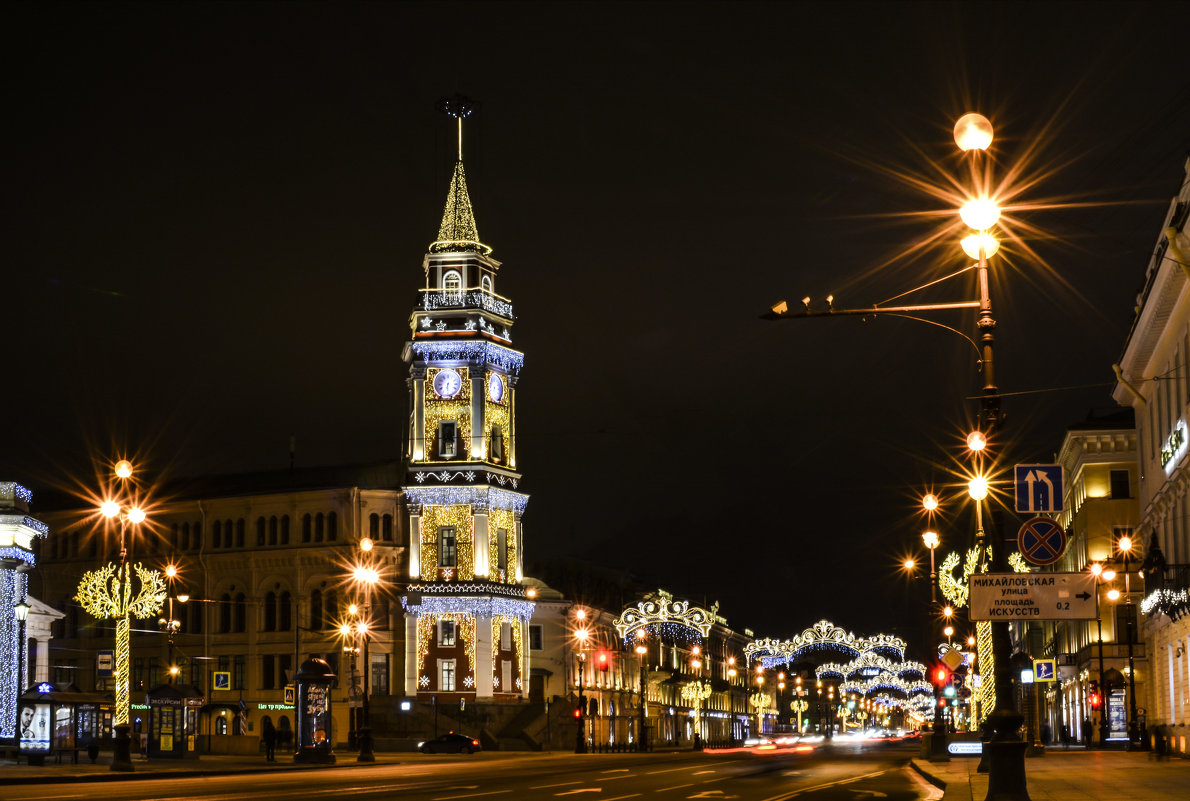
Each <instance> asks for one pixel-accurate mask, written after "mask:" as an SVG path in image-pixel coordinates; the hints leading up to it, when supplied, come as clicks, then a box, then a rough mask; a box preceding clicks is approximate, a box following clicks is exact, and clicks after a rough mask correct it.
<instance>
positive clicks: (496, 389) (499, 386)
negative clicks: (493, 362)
mask: <svg viewBox="0 0 1190 801" xmlns="http://www.w3.org/2000/svg"><path fill="white" fill-rule="evenodd" d="M488 398H490V399H491V401H492V403H499V402H500V401H502V400H504V379H502V378H501V377H500V376H499V375H498V374H496V373H492V374H491V375H490V376H488Z"/></svg>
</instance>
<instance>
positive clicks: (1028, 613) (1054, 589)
mask: <svg viewBox="0 0 1190 801" xmlns="http://www.w3.org/2000/svg"><path fill="white" fill-rule="evenodd" d="M969 602H970V604H971V609H970V613H969V615H968V617H969V619H970V620H1094V619H1095V576H1094V575H1093V574H1092V573H1090V572H1087V573H973V574H972V575H971V579H970V594H969Z"/></svg>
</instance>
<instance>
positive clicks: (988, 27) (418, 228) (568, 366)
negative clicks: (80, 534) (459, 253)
mask: <svg viewBox="0 0 1190 801" xmlns="http://www.w3.org/2000/svg"><path fill="white" fill-rule="evenodd" d="M1188 8H1190V7H1188V6H1186V5H1185V4H1182V3H1169V4H1160V3H1140V2H1130V3H1121V4H1116V3H1068V4H1044V3H1007V4H978V5H977V4H961V5H959V4H954V5H952V4H945V3H928V4H907V5H894V4H861V3H830V4H814V3H805V4H802V3H762V4H748V3H723V4H680V3H663V4H657V5H652V4H647V3H550V4H517V3H482V4H456V3H433V4H422V3H400V4H398V3H390V4H359V3H334V4H319V3H256V4H239V3H214V4H191V3H158V4H145V5H142V4H101V3H86V4H80V5H73V4H59V3H49V2H38V3H25V4H21V3H14V4H9V5H6V6H5V8H4V11H3V14H4V17H5V19H4V25H3V30H4V34H3V48H2V51H3V53H4V56H3V57H4V59H5V61H6V62H7V64H6V69H5V73H6V75H7V78H8V80H7V85H8V91H7V92H6V95H7V103H6V106H7V108H6V113H5V115H4V116H5V117H6V120H7V123H6V126H5V128H6V132H7V134H8V137H7V138H8V139H9V146H8V147H7V151H6V152H7V156H6V158H5V169H4V184H5V189H6V192H5V195H6V200H7V203H6V204H5V205H6V207H7V208H6V211H5V214H4V215H3V216H4V227H5V229H6V230H5V232H4V233H5V235H4V243H5V256H6V258H5V261H6V263H7V264H6V269H5V270H4V276H5V277H4V279H3V286H4V301H5V302H4V310H3V314H2V315H0V320H2V323H0V325H2V326H3V328H2V330H3V341H4V345H5V350H6V353H7V358H6V360H5V364H6V368H7V369H6V374H7V376H8V382H7V390H6V391H5V392H4V393H3V400H2V401H0V404H2V405H0V409H3V410H4V411H5V412H7V413H6V414H5V415H4V419H5V421H6V431H5V436H4V442H3V446H2V447H0V478H3V479H5V480H18V481H21V482H22V483H25V484H27V485H29V486H30V487H32V488H33V489H34V490H35V492H36V491H39V490H41V489H44V488H47V487H51V486H54V485H60V484H64V483H69V482H70V481H71V480H72V479H81V480H84V481H88V480H89V474H88V470H89V469H90V458H91V456H92V455H93V454H101V455H106V454H109V453H111V452H113V451H120V452H122V453H123V452H128V453H136V454H140V455H141V457H142V458H143V459H144V460H145V461H146V462H147V465H148V467H149V468H150V469H151V470H154V471H157V472H159V473H160V474H162V475H200V474H209V473H219V474H224V473H234V472H241V471H251V470H262V469H283V468H285V467H287V466H288V463H289V439H290V436H291V435H293V436H295V437H296V442H297V454H296V457H297V463H298V465H300V466H316V465H328V464H352V463H367V462H374V461H382V460H386V459H392V458H398V457H399V456H400V455H401V453H402V448H403V437H404V435H405V429H406V420H407V408H406V406H407V401H406V390H405V376H406V374H407V368H406V365H405V364H404V363H403V362H402V361H401V358H400V353H401V349H402V346H403V344H404V343H405V341H406V339H407V338H408V333H409V331H408V326H407V320H408V317H409V313H410V310H411V308H412V305H413V303H414V301H415V298H416V296H417V289H418V287H420V286H422V285H423V282H424V278H423V273H422V270H421V260H422V256H423V254H424V252H425V250H426V248H427V246H428V245H429V243H430V242H431V241H433V239H434V238H435V235H436V233H437V228H438V222H439V220H440V218H441V214H442V206H443V202H444V199H445V196H446V190H447V185H448V182H449V175H450V168H451V164H452V160H453V158H454V129H453V127H452V124H451V121H450V120H449V119H447V118H445V117H444V116H442V115H441V114H439V113H437V112H436V111H435V103H436V101H437V100H438V99H440V98H442V97H444V96H448V95H452V94H454V93H455V92H462V93H463V94H465V95H467V96H469V97H472V98H475V99H476V100H478V101H479V102H480V104H481V108H480V111H479V112H478V114H477V115H476V116H475V117H473V118H472V120H471V121H470V122H469V124H468V127H467V132H466V141H465V150H466V153H465V160H466V164H467V170H468V180H469V186H470V190H471V197H472V201H473V203H474V208H475V214H476V220H477V223H478V228H479V233H480V236H481V238H482V239H483V240H484V241H485V242H487V243H488V244H490V245H492V246H493V248H494V253H493V256H494V257H495V258H497V259H499V260H501V261H502V262H503V263H504V266H503V268H502V271H501V273H500V279H499V282H498V285H497V291H499V292H500V293H501V294H503V295H505V296H507V297H509V298H511V299H512V301H513V302H514V304H515V308H516V312H517V316H518V322H517V325H516V327H515V329H514V330H513V345H514V346H515V347H517V348H519V349H521V350H523V351H524V352H525V354H526V361H525V369H524V371H523V373H522V378H521V382H520V384H519V395H518V403H519V417H518V432H519V436H520V441H519V443H518V457H519V460H518V461H519V467H520V468H521V469H522V470H523V472H524V474H525V487H526V489H527V490H528V491H529V492H531V493H532V496H533V499H532V502H531V503H530V505H529V510H528V512H527V514H526V517H525V527H526V539H527V559H528V561H530V562H532V561H534V560H536V559H544V558H550V557H557V556H575V557H581V558H585V559H590V560H592V561H594V562H597V563H599V564H602V565H607V566H611V567H622V568H627V569H630V570H632V571H634V572H635V573H636V574H638V575H639V576H641V577H642V578H644V579H646V580H649V581H652V582H654V583H656V584H658V585H663V586H666V587H669V588H671V589H673V590H675V591H677V592H678V593H679V594H682V595H685V596H686V597H689V598H691V599H692V600H695V601H696V602H699V603H701V602H703V601H704V600H705V601H706V602H707V603H713V602H714V601H715V600H719V601H721V603H722V607H721V612H722V613H723V614H725V615H726V616H727V617H728V620H729V622H730V623H731V624H732V625H734V626H736V627H740V628H742V627H745V626H746V627H749V628H752V629H753V630H754V631H755V632H756V633H757V634H758V635H759V636H775V637H782V638H784V637H788V636H791V635H793V634H795V633H798V632H800V631H801V629H802V628H804V627H805V626H807V625H809V624H811V623H813V622H814V621H815V620H818V619H819V618H822V617H826V618H829V619H830V620H832V621H834V622H836V623H839V624H841V625H843V626H844V627H845V628H848V629H851V630H853V631H855V632H856V633H857V634H868V633H874V632H875V631H878V630H889V629H891V628H893V627H896V630H897V631H898V632H900V633H902V634H904V635H905V636H909V637H916V636H917V635H916V628H919V627H920V622H921V619H922V618H923V616H924V599H925V597H926V593H927V588H926V586H925V584H924V582H922V581H921V580H920V579H919V580H918V582H917V583H916V584H912V585H911V584H909V583H908V582H907V581H906V580H905V579H904V578H903V577H902V576H900V575H899V574H898V573H897V570H896V567H897V564H898V563H899V561H900V559H901V558H903V557H904V555H905V554H906V553H907V552H908V550H909V549H910V548H911V547H912V546H913V544H914V543H917V542H920V533H921V530H922V528H923V526H922V522H921V520H920V518H918V517H917V514H916V506H915V503H916V497H917V496H919V495H920V493H921V492H922V491H923V487H926V486H933V487H935V488H938V489H942V490H943V493H944V494H945V493H946V487H945V485H946V484H947V483H952V484H953V482H954V478H953V477H952V476H950V474H949V472H950V470H951V469H953V468H954V466H955V460H956V459H961V458H962V451H961V448H960V447H959V446H960V443H961V436H962V434H963V433H964V430H965V428H966V427H967V426H968V424H969V423H970V421H971V420H972V419H973V418H974V416H975V413H976V405H975V403H974V402H973V401H972V400H970V397H971V396H972V395H974V394H976V392H977V390H978V387H979V386H980V384H979V378H978V375H977V372H976V370H977V365H976V355H975V352H974V350H973V349H972V347H971V345H970V344H969V343H968V342H966V341H964V340H963V339H962V338H960V337H959V336H957V335H955V334H953V333H949V332H947V331H945V330H943V329H941V328H938V327H936V326H930V325H924V324H922V323H919V322H913V321H908V320H901V319H893V318H883V317H882V318H878V319H874V320H868V321H861V320H860V319H859V318H856V317H847V318H839V319H831V320H821V319H816V320H803V321H783V322H777V323H773V322H765V321H762V320H760V319H758V316H759V315H760V314H761V313H762V312H764V311H765V310H766V309H767V308H768V307H769V306H770V305H771V304H772V303H774V302H776V301H778V300H781V299H787V300H789V301H790V302H791V304H792V305H799V306H800V298H802V297H803V296H806V295H808V296H810V297H812V298H814V299H815V302H816V303H819V304H820V303H822V300H821V299H822V298H824V297H825V296H826V295H828V294H833V295H834V296H835V302H836V304H837V305H839V306H865V305H870V304H871V303H873V302H877V301H883V300H885V299H887V298H890V297H893V296H895V295H898V294H900V293H902V292H905V291H908V290H910V289H913V288H914V287H916V286H919V285H921V284H924V283H926V282H928V281H932V280H934V279H937V278H940V277H942V276H944V275H948V274H950V273H952V272H955V271H957V270H960V269H962V268H963V267H965V266H967V265H968V264H969V261H968V260H967V259H966V257H964V256H963V255H962V253H961V251H960V250H959V249H958V247H957V244H956V237H955V236H953V235H950V236H941V237H939V238H938V239H936V240H935V241H934V243H933V244H923V243H927V241H928V240H929V239H930V238H931V237H933V236H936V235H938V233H939V231H941V230H942V229H943V228H944V227H945V226H948V225H949V226H954V225H955V215H954V213H953V209H954V206H953V205H952V204H949V203H947V202H945V201H944V200H942V199H940V198H939V197H935V196H932V195H931V194H930V193H929V192H928V191H927V190H926V189H925V188H924V186H923V185H922V184H921V183H919V182H918V181H914V180H911V178H912V177H914V176H916V177H918V178H920V179H921V180H922V181H924V182H925V183H929V184H933V185H938V186H945V185H946V184H947V182H948V181H953V182H954V184H955V185H956V186H961V185H965V184H966V182H967V178H968V174H967V171H966V170H967V167H966V162H965V161H964V160H963V159H962V158H961V157H960V156H959V155H958V153H957V150H956V148H955V146H954V143H953V140H952V138H951V132H950V129H951V127H952V125H953V123H954V120H955V119H957V118H958V117H959V116H960V115H961V114H963V113H964V112H966V111H972V110H977V111H980V112H982V113H984V114H986V115H988V116H989V117H990V118H991V119H992V121H993V123H994V124H995V126H996V134H997V140H996V142H995V144H994V145H993V158H994V160H995V162H994V167H993V174H994V175H995V176H997V178H1002V177H1004V176H1006V175H1008V174H1010V173H1011V172H1012V171H1013V170H1014V169H1016V168H1018V167H1019V168H1020V173H1021V178H1020V179H1019V180H1017V181H1016V182H1015V183H1014V186H1018V187H1019V186H1022V185H1023V186H1024V187H1025V188H1024V189H1022V190H1021V191H1020V193H1019V195H1017V196H1016V197H1015V198H1014V201H1013V202H1014V203H1015V204H1016V206H1017V207H1018V208H1016V210H1015V212H1010V217H1011V224H1012V225H1013V226H1014V228H1013V230H1015V231H1016V232H1018V233H1020V234H1021V235H1022V236H1021V240H1020V241H1019V242H1017V243H1010V244H1006V245H1005V256H1004V258H1003V259H1000V258H999V257H998V260H997V261H996V267H995V268H994V273H993V286H992V297H993V304H994V309H995V314H996V318H997V320H998V322H999V328H998V330H997V335H998V338H997V362H998V363H997V378H998V383H999V384H1000V386H1001V388H1002V389H1003V390H1004V391H1005V392H1006V393H1027V394H1020V395H1011V396H1008V397H1006V398H1005V401H1004V408H1005V411H1006V412H1007V414H1008V419H1007V422H1006V425H1005V428H1004V432H1003V436H1002V437H1001V438H1000V441H999V442H997V443H996V445H997V446H998V448H999V450H1000V452H1002V453H1005V454H1006V456H1005V459H1006V460H1008V461H1009V462H1011V461H1012V460H1015V461H1032V460H1038V459H1039V460H1042V461H1047V460H1049V459H1050V458H1052V456H1053V454H1054V452H1055V451H1056V450H1057V448H1058V445H1059V444H1060V442H1061V438H1062V435H1063V433H1064V429H1065V427H1066V426H1067V425H1069V424H1072V423H1077V422H1079V421H1081V420H1083V419H1085V418H1086V416H1087V414H1088V413H1089V412H1090V411H1091V410H1092V409H1096V410H1099V411H1101V412H1103V411H1111V410H1112V409H1114V408H1115V404H1114V402H1113V401H1112V399H1111V397H1110V383H1111V381H1112V380H1113V379H1112V372H1111V364H1112V363H1113V362H1114V361H1116V360H1117V359H1118V357H1119V354H1120V353H1121V351H1122V349H1123V346H1124V339H1125V336H1126V334H1127V332H1128V329H1129V326H1130V324H1131V321H1132V314H1133V306H1134V304H1135V298H1136V294H1137V292H1139V291H1140V289H1141V288H1142V285H1143V279H1144V270H1145V267H1146V265H1147V262H1148V258H1149V254H1150V253H1151V250H1152V248H1153V246H1154V244H1155V242H1156V240H1157V236H1158V233H1159V227H1160V225H1161V223H1162V221H1163V219H1164V214H1165V211H1166V208H1167V206H1168V203H1169V199H1170V197H1172V196H1173V195H1174V194H1175V193H1176V192H1177V190H1178V187H1179V185H1180V182H1181V180H1182V177H1183V171H1182V164H1183V160H1184V158H1185V154H1186V152H1187V150H1188V149H1190V68H1188V67H1190V64H1188V62H1187V57H1186V52H1185V46H1186V38H1185V36H1186V34H1185V32H1186V31H1187V30H1190V10H1188ZM1055 206H1058V207H1056V208H1055ZM956 230H957V228H956ZM919 246H920V247H919ZM973 293H974V288H973V281H972V279H971V276H970V274H968V275H965V276H963V277H960V278H957V279H953V280H952V281H950V282H947V283H944V284H942V285H940V286H938V287H934V288H933V289H931V290H930V291H927V292H925V293H922V294H918V295H914V296H912V297H911V298H910V299H917V300H967V299H971V298H972V297H974V294H973ZM934 319H937V320H938V321H939V322H943V323H945V324H947V325H950V326H953V327H955V328H958V329H959V330H961V331H963V332H964V333H968V334H970V333H971V332H972V330H973V328H974V315H973V314H971V313H957V312H951V313H947V314H943V315H939V316H937V317H936V318H934ZM952 494H953V493H952ZM35 501H36V497H35ZM35 505H36V504H35ZM947 520H948V522H947V523H946V526H948V527H944V528H943V531H942V533H943V538H944V541H946V542H951V543H954V542H958V541H965V539H966V538H967V537H968V536H969V530H968V529H969V527H968V524H967V522H966V521H965V520H964V519H963V517H962V516H961V515H960V514H958V513H957V512H952V513H951V514H950V515H949V517H948V518H947Z"/></svg>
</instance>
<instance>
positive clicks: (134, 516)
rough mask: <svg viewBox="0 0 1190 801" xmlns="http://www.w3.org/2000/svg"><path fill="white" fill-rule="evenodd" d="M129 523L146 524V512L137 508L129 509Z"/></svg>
mask: <svg viewBox="0 0 1190 801" xmlns="http://www.w3.org/2000/svg"><path fill="white" fill-rule="evenodd" d="M128 522H129V523H137V524H140V523H143V522H145V510H144V509H139V508H136V507H133V508H132V509H129V510H128Z"/></svg>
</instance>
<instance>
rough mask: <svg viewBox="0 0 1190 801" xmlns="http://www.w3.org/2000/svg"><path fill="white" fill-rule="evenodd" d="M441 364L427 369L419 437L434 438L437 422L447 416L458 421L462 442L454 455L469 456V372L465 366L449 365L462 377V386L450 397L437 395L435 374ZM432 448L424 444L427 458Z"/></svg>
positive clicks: (427, 458) (431, 440)
mask: <svg viewBox="0 0 1190 801" xmlns="http://www.w3.org/2000/svg"><path fill="white" fill-rule="evenodd" d="M443 369H444V368H436V367H431V368H429V369H427V370H426V380H425V386H424V388H423V391H424V395H425V398H424V408H425V430H424V431H423V432H422V437H423V438H424V441H425V442H434V438H435V437H436V436H438V428H439V424H440V423H442V422H443V421H446V420H452V421H454V422H455V423H456V424H457V425H458V432H457V434H458V438H459V441H461V442H462V443H463V447H462V449H461V450H460V451H459V455H458V456H457V457H455V458H458V459H464V460H465V459H467V458H469V457H470V453H469V451H470V448H471V444H470V443H471V381H470V374H469V371H468V370H467V368H466V367H456V368H452V369H454V370H455V371H456V372H458V374H459V378H461V379H462V386H461V387H460V388H459V391H458V394H456V395H455V396H454V397H452V398H440V397H438V393H436V392H435V391H434V377H435V376H436V375H438V373H440V372H442V370H443ZM441 445H442V444H441V443H439V450H441ZM431 455H432V454H431V449H430V448H427V449H426V452H425V458H426V460H427V461H430V460H431V459H430V457H431Z"/></svg>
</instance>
